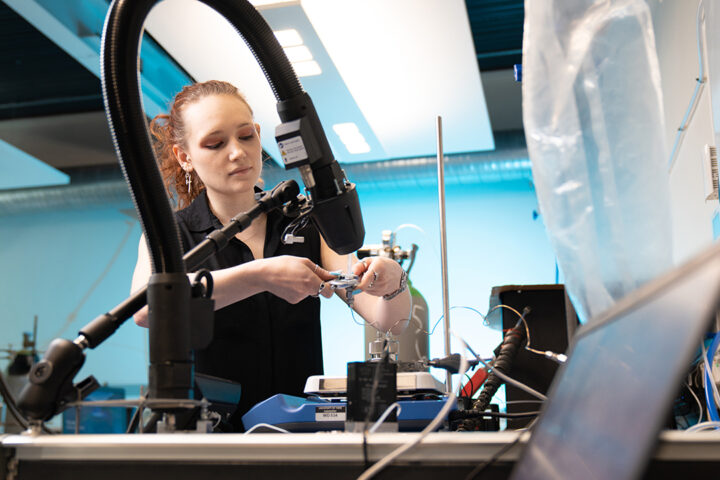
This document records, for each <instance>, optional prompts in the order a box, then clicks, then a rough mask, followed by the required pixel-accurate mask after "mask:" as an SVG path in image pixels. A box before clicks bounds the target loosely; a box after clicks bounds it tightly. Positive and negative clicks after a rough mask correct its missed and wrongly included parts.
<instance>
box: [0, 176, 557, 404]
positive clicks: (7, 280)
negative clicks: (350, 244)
mask: <svg viewBox="0 0 720 480" xmlns="http://www.w3.org/2000/svg"><path fill="white" fill-rule="evenodd" d="M359 190H360V196H361V202H362V206H363V213H364V218H365V227H366V231H367V234H366V243H380V233H381V231H382V230H385V229H395V228H396V227H398V226H399V225H400V224H404V223H411V224H415V225H417V226H419V227H420V228H422V229H423V230H424V232H425V233H424V234H423V233H421V232H419V231H417V230H414V229H403V230H402V231H400V232H399V233H398V242H399V244H400V245H401V246H402V247H403V248H408V247H409V246H410V244H411V243H417V244H418V245H419V246H420V250H419V252H418V259H417V261H416V264H415V267H414V268H413V271H412V275H411V277H412V280H413V283H414V285H415V286H416V287H417V288H418V289H419V290H420V291H421V292H422V293H423V295H424V296H425V298H426V299H427V301H428V304H429V307H430V319H431V324H432V323H434V322H435V321H436V320H437V319H438V318H439V317H440V315H441V314H442V298H441V277H440V253H439V252H440V247H439V238H440V237H439V233H438V232H439V227H438V225H439V221H438V208H437V203H438V202H437V191H436V189H434V188H413V189H404V190H398V189H393V190H387V189H384V190H383V189H377V188H372V187H368V186H362V185H360V186H359ZM446 195H447V217H448V249H449V272H450V289H451V294H450V302H451V305H463V306H470V307H473V308H476V309H478V310H480V311H483V312H484V311H485V310H486V309H487V304H488V298H489V294H490V289H491V287H492V286H495V285H504V284H510V283H514V284H531V283H550V282H552V281H553V280H554V276H555V264H554V257H553V255H552V253H551V250H550V246H549V243H548V241H547V239H546V237H545V232H544V228H543V226H542V223H541V221H540V220H533V216H532V213H533V210H534V209H535V208H536V200H535V194H534V191H533V189H532V187H531V186H530V185H529V183H528V182H505V183H494V184H493V183H491V184H477V185H469V186H460V185H456V186H449V187H448V188H447V194H446ZM123 209H132V205H131V204H130V202H129V201H128V203H127V204H122V205H110V206H104V207H102V208H88V209H85V210H72V211H50V212H44V213H36V214H33V215H23V216H10V217H3V218H2V219H0V239H1V241H2V249H0V265H2V267H3V272H4V274H3V275H2V280H0V292H2V294H1V295H2V305H3V312H4V313H3V316H2V342H1V343H0V344H2V345H3V346H7V345H8V344H10V343H12V344H13V345H14V346H16V347H17V346H18V345H19V343H20V341H21V339H22V332H23V331H29V330H31V328H32V319H33V316H34V315H38V317H39V335H38V336H39V346H40V348H41V349H42V348H45V347H46V346H47V344H48V343H49V342H50V341H51V340H52V339H53V338H56V337H63V338H68V339H74V338H75V337H76V336H77V331H78V329H79V328H81V327H82V326H83V325H85V324H87V323H88V322H89V321H90V320H92V319H93V318H95V317H96V316H97V315H99V314H101V313H103V312H105V311H107V310H108V309H110V308H112V307H113V306H115V305H116V304H117V303H119V302H120V301H121V300H123V299H124V298H125V297H126V296H127V294H128V293H129V292H128V290H129V285H130V277H131V274H132V270H133V268H134V265H135V260H136V255H137V245H138V239H139V236H140V227H139V224H138V222H137V220H136V219H135V218H133V217H132V216H131V215H128V214H127V212H126V213H123V212H122V210H123ZM451 322H452V328H453V330H454V331H455V332H456V333H457V334H459V335H461V336H462V337H464V338H465V339H466V340H467V341H468V342H469V343H470V344H471V345H472V346H473V348H474V349H475V350H476V351H478V352H479V353H480V352H483V353H484V354H489V353H490V351H491V349H492V348H493V347H494V346H495V345H496V344H497V343H498V341H499V338H500V337H499V334H498V333H497V332H495V331H493V330H490V329H488V328H486V327H483V326H482V322H481V319H480V318H479V317H478V316H477V315H476V314H474V313H472V312H470V311H466V310H453V311H452V313H451ZM442 335H443V334H442V325H440V326H439V327H438V328H437V329H436V330H435V334H434V335H433V336H432V337H431V355H432V356H434V357H436V356H441V355H442V354H443V342H444V340H443V337H442ZM453 344H454V345H455V342H453ZM454 348H455V349H457V348H459V347H457V346H456V347H454ZM323 349H324V355H325V369H326V373H327V374H332V375H342V374H344V372H345V368H346V366H345V364H346V363H347V362H348V361H356V360H361V359H362V358H363V357H364V341H363V329H362V327H360V326H357V325H355V324H354V323H353V321H352V319H351V317H350V315H349V312H348V310H347V307H346V306H345V305H344V304H343V303H342V302H341V301H339V300H337V299H331V300H325V299H324V300H323ZM456 351H457V350H456ZM147 358H148V357H147V334H146V330H145V329H142V328H139V327H136V326H135V325H134V324H133V323H132V322H128V323H127V324H126V325H124V326H123V327H121V328H120V330H119V331H118V332H117V333H116V334H115V335H114V336H113V337H112V338H110V339H109V340H108V341H106V342H105V343H104V344H103V345H101V346H100V347H99V348H98V349H97V350H90V351H88V355H87V361H86V365H85V366H84V367H83V369H82V371H81V372H80V374H79V375H78V376H77V377H76V379H77V380H80V379H82V378H84V376H86V375H89V374H93V375H95V376H96V377H97V379H98V380H99V381H100V382H101V383H108V384H110V385H114V386H125V385H136V386H137V385H138V384H145V383H146V382H147V367H146V366H147ZM2 366H3V367H4V364H3V365H2ZM438 376H440V375H438ZM135 390H136V389H135Z"/></svg>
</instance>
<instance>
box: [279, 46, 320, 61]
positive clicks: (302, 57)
mask: <svg viewBox="0 0 720 480" xmlns="http://www.w3.org/2000/svg"><path fill="white" fill-rule="evenodd" d="M283 50H285V55H287V57H288V60H290V62H291V63H297V62H307V61H308V60H312V59H313V55H312V53H310V49H309V48H308V47H306V46H305V45H298V46H297V47H287V48H283Z"/></svg>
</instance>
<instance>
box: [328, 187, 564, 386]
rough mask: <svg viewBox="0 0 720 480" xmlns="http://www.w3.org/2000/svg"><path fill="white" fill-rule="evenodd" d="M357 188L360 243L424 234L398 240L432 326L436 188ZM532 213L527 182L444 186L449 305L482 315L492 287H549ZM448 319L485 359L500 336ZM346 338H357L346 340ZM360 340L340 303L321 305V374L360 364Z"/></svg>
mask: <svg viewBox="0 0 720 480" xmlns="http://www.w3.org/2000/svg"><path fill="white" fill-rule="evenodd" d="M358 189H359V192H360V200H361V203H362V208H363V216H364V220H365V231H366V236H365V242H366V243H372V244H378V243H380V241H381V237H380V235H381V231H382V230H394V229H396V228H397V227H398V226H399V225H401V224H406V223H410V224H415V225H417V226H418V227H420V228H421V229H422V230H423V231H424V234H423V233H421V232H419V231H417V230H415V229H412V228H406V229H403V230H401V231H400V232H399V233H398V235H397V241H398V243H399V244H400V245H401V246H402V247H403V248H409V247H410V245H411V244H412V243H416V244H417V245H418V246H419V247H420V249H419V250H418V256H417V261H416V263H415V265H414V267H413V270H412V272H411V275H410V277H411V280H412V282H413V285H414V286H415V287H416V288H417V289H418V290H420V292H421V293H422V294H423V296H424V297H425V299H426V300H427V302H428V306H429V310H430V313H429V317H430V325H431V326H432V325H434V324H435V322H436V321H437V320H438V319H439V318H440V317H441V315H442V310H443V303H442V279H441V270H440V233H439V231H440V229H439V214H438V193H437V189H436V188H413V189H404V190H384V189H383V190H379V191H378V190H375V191H373V189H372V188H368V187H363V186H362V185H360V186H359V187H358ZM536 208H537V203H536V199H535V192H534V190H533V188H532V186H531V185H530V184H529V182H527V181H517V182H503V183H487V184H475V185H465V186H464V185H454V186H449V187H447V189H446V213H447V242H448V272H449V285H450V305H451V307H452V306H467V307H472V308H475V309H477V310H479V311H481V312H483V313H484V312H486V311H487V308H488V300H489V297H490V290H491V288H492V287H493V286H496V285H507V284H537V283H553V282H554V280H555V260H554V256H553V254H552V251H551V249H550V244H549V242H548V240H547V238H546V235H545V230H544V226H543V225H542V222H541V220H540V219H538V220H533V211H534V210H535V209H536ZM356 317H357V316H356ZM450 321H451V329H452V330H453V331H454V332H455V333H456V334H457V335H460V336H461V337H463V338H464V339H465V340H466V341H467V342H468V343H469V344H470V345H471V346H472V347H473V349H474V350H475V351H476V352H478V353H479V354H480V353H481V352H483V353H485V354H488V355H490V354H491V351H492V349H493V348H495V346H496V345H497V344H498V343H499V341H500V334H499V333H498V332H496V331H494V330H491V329H489V328H487V327H484V326H483V325H482V319H481V318H480V317H479V316H478V315H477V314H475V313H473V312H471V311H469V310H466V309H454V310H452V311H451V312H450ZM353 336H355V337H356V338H357V340H351V341H348V338H351V337H353ZM362 336H363V329H362V327H360V326H358V325H356V324H355V323H353V321H352V318H351V317H350V314H349V312H348V309H347V307H346V306H345V305H344V304H343V303H342V302H341V301H339V300H338V299H331V300H327V301H325V302H324V305H323V352H324V354H325V373H326V374H328V375H344V372H345V364H346V363H347V362H348V361H357V360H361V359H363V358H364V342H363V340H362ZM452 346H453V351H455V352H459V351H460V346H459V345H457V344H456V341H455V340H454V339H453V341H452ZM430 355H431V356H432V357H439V356H443V355H444V339H443V327H442V322H441V323H440V325H438V327H437V328H436V329H435V332H434V333H433V335H432V336H431V337H430ZM438 376H439V377H441V375H440V374H438ZM441 378H442V377H441Z"/></svg>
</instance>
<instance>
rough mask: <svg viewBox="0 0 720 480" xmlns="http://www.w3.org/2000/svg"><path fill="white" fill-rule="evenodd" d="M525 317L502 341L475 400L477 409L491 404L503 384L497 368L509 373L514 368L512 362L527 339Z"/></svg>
mask: <svg viewBox="0 0 720 480" xmlns="http://www.w3.org/2000/svg"><path fill="white" fill-rule="evenodd" d="M522 322H523V318H522V317H521V318H520V320H518V322H517V323H516V324H515V326H514V327H513V328H512V329H511V330H510V331H509V332H508V333H507V334H506V335H505V338H504V339H503V341H502V343H501V344H500V347H499V348H500V352H499V353H498V354H497V356H496V358H495V361H494V362H493V368H492V370H491V371H490V372H488V377H487V380H485V385H483V389H482V391H481V392H480V395H479V396H478V399H477V401H476V402H475V409H476V410H479V411H484V410H486V409H487V407H488V405H490V401H491V400H492V398H493V396H494V395H495V392H497V389H498V388H500V386H501V385H502V384H503V381H502V379H500V377H498V376H497V375H496V374H495V370H496V369H497V370H498V371H500V372H502V373H504V374H506V375H509V374H510V370H511V369H512V364H513V362H514V360H515V356H516V355H517V352H518V350H519V349H520V344H521V343H522V342H523V341H524V340H525V338H526V336H525V335H526V334H525V330H524V329H523V328H522Z"/></svg>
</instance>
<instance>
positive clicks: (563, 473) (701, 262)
mask: <svg viewBox="0 0 720 480" xmlns="http://www.w3.org/2000/svg"><path fill="white" fill-rule="evenodd" d="M719 293H720V246H718V245H716V246H714V247H713V248H711V249H710V250H708V251H706V252H704V253H703V254H702V255H700V256H699V257H696V258H695V259H693V260H692V261H691V262H689V263H688V264H686V265H684V266H682V267H680V268H678V269H676V270H674V271H673V272H671V273H670V274H668V275H665V276H663V277H662V278H660V279H659V280H657V281H653V282H652V283H651V284H650V285H647V286H646V287H644V288H642V289H640V290H638V291H637V292H636V293H634V294H631V295H630V296H628V297H627V298H626V299H624V300H622V301H621V302H619V303H618V304H617V305H616V307H614V308H613V309H611V311H609V312H607V313H606V314H604V315H602V316H601V317H599V318H597V319H595V320H593V321H591V323H590V324H588V325H587V326H586V327H584V328H583V329H581V330H580V331H579V332H578V334H577V336H576V337H575V340H574V342H573V345H572V346H571V350H570V355H569V358H568V361H567V363H566V364H565V365H564V366H563V367H562V368H561V370H560V373H559V375H558V376H557V377H556V380H555V382H554V383H553V385H552V387H551V390H550V393H549V395H548V401H547V402H546V405H545V406H544V409H543V412H542V414H541V416H540V419H539V421H538V424H537V425H536V426H535V428H534V429H533V433H532V435H531V437H530V440H529V442H528V445H527V447H526V448H525V450H524V452H523V454H522V456H521V458H520V461H519V462H518V464H517V465H516V468H515V470H514V472H513V476H512V478H513V479H568V478H582V479H609V478H612V479H614V480H622V479H632V478H637V477H638V476H640V475H641V474H642V472H643V470H644V468H645V466H646V464H647V461H648V459H649V456H650V454H651V453H652V449H653V446H654V445H655V443H656V441H657V436H658V433H659V431H660V429H661V427H662V425H663V424H664V421H665V419H666V415H667V413H668V412H669V410H670V406H671V404H672V399H673V396H674V395H676V394H677V392H678V390H679V387H680V381H681V378H682V377H683V375H684V373H685V372H686V371H687V369H688V368H689V365H690V362H691V360H692V357H693V354H694V353H695V351H696V349H697V348H698V347H699V342H700V340H701V338H702V335H703V333H704V332H705V331H706V329H707V328H708V327H709V324H710V320H711V318H712V317H713V314H714V313H715V312H716V309H717V305H718V296H719V295H718V294H719Z"/></svg>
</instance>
